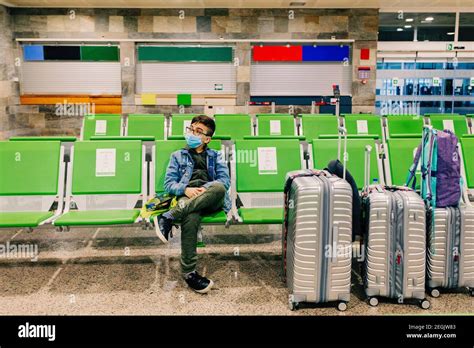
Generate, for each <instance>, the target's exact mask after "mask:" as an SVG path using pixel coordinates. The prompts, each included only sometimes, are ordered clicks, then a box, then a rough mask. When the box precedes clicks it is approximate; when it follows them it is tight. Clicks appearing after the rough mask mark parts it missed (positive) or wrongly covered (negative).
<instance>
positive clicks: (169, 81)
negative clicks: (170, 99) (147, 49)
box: [137, 62, 236, 94]
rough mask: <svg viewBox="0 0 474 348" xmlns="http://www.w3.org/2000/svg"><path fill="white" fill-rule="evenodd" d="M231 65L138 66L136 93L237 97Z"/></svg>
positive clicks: (234, 76) (171, 64) (155, 64)
mask: <svg viewBox="0 0 474 348" xmlns="http://www.w3.org/2000/svg"><path fill="white" fill-rule="evenodd" d="M235 79H236V68H235V66H234V65H233V64H232V63H195V62H193V63H139V64H137V93H171V94H172V93H193V94H200V93H202V94H235V92H236V91H235V89H236V81H235Z"/></svg>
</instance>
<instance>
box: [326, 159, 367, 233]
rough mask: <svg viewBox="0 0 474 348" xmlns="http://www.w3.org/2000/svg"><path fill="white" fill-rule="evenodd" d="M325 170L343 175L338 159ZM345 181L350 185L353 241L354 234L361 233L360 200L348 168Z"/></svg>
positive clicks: (342, 168) (342, 167)
mask: <svg viewBox="0 0 474 348" xmlns="http://www.w3.org/2000/svg"><path fill="white" fill-rule="evenodd" d="M325 170H327V171H328V172H330V173H331V174H333V175H336V176H338V177H340V178H342V177H343V175H344V166H343V164H342V163H341V161H339V160H334V161H331V162H329V163H328V167H327V168H325ZM346 181H347V182H348V183H349V185H351V187H352V241H354V240H355V236H360V235H361V226H360V224H361V211H360V206H361V200H360V195H359V190H358V188H357V184H356V182H355V180H354V178H353V177H352V175H351V173H350V172H349V171H348V170H346Z"/></svg>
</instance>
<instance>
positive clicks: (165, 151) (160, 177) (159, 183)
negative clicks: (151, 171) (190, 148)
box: [155, 140, 185, 193]
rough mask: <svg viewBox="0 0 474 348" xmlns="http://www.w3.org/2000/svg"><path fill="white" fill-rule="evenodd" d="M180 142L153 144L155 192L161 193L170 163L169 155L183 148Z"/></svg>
mask: <svg viewBox="0 0 474 348" xmlns="http://www.w3.org/2000/svg"><path fill="white" fill-rule="evenodd" d="M184 146H185V144H184V141H182V140H167V141H163V140H160V141H156V142H155V192H158V193H159V192H163V191H164V190H165V189H164V184H165V174H166V169H167V168H168V164H169V163H170V157H171V154H172V153H173V152H175V151H177V150H180V149H182V148H184Z"/></svg>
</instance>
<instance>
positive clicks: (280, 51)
mask: <svg viewBox="0 0 474 348" xmlns="http://www.w3.org/2000/svg"><path fill="white" fill-rule="evenodd" d="M252 51H253V61H254V62H343V61H345V60H348V59H349V57H350V47H349V46H345V45H337V46H336V45H333V46H253V47H252Z"/></svg>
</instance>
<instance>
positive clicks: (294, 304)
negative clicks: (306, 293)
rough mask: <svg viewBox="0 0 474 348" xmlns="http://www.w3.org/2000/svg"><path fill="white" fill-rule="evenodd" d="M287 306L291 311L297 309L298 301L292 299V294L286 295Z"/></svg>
mask: <svg viewBox="0 0 474 348" xmlns="http://www.w3.org/2000/svg"><path fill="white" fill-rule="evenodd" d="M288 307H289V308H290V310H291V311H294V310H297V309H298V307H299V303H298V302H295V301H294V297H293V295H290V296H288Z"/></svg>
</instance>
